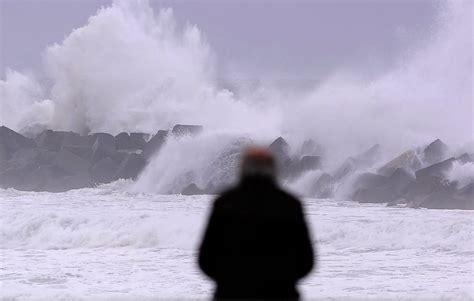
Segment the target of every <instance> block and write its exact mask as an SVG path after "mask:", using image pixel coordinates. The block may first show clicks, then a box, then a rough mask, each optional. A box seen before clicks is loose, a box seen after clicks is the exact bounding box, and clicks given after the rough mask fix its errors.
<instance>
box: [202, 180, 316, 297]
mask: <svg viewBox="0 0 474 301" xmlns="http://www.w3.org/2000/svg"><path fill="white" fill-rule="evenodd" d="M313 256H314V254H313V248H312V245H311V241H310V238H309V233H308V230H307V226H306V222H305V219H304V216H303V210H302V207H301V204H300V202H299V201H298V200H297V199H296V198H294V197H293V196H291V195H290V194H288V193H286V192H284V191H282V190H281V189H280V188H279V187H278V185H277V184H276V183H275V181H274V179H273V178H272V177H270V176H268V175H264V174H258V173H255V174H254V173H251V174H249V175H244V176H243V177H242V180H241V182H240V184H239V185H238V186H237V187H235V188H234V189H231V190H229V191H227V192H225V193H223V194H222V196H220V197H219V198H218V199H217V200H216V201H215V202H214V206H213V209H212V212H211V217H210V220H209V224H208V227H207V229H206V232H205V235H204V239H203V242H202V245H201V248H200V254H199V265H200V267H201V269H202V270H203V271H204V272H205V273H206V274H207V275H208V276H209V277H211V278H212V279H213V280H214V281H215V282H216V284H217V289H216V292H215V297H216V298H219V299H220V298H222V299H227V298H229V299H231V298H239V299H259V298H278V299H285V298H287V299H296V298H298V292H297V290H296V283H297V281H298V280H299V279H301V278H302V277H304V276H305V275H306V274H308V273H309V272H310V271H311V269H312V267H313V260H314V259H313Z"/></svg>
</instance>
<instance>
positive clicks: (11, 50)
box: [0, 0, 442, 79]
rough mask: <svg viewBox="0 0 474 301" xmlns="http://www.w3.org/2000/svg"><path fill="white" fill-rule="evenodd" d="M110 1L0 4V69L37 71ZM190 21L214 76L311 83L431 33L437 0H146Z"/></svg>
mask: <svg viewBox="0 0 474 301" xmlns="http://www.w3.org/2000/svg"><path fill="white" fill-rule="evenodd" d="M110 2H111V1H106V0H87V1H58V0H48V1H43V0H37V1H32V0H29V1H26V0H0V4H1V6H0V7H1V21H0V26H1V27H0V35H1V36H0V37H1V40H0V41H1V44H0V46H1V47H0V48H1V60H0V61H1V64H2V65H1V67H2V77H3V73H4V70H5V68H12V69H16V70H25V69H32V70H34V71H35V72H38V71H40V70H41V69H42V62H41V53H42V51H43V50H44V49H45V47H47V46H48V45H51V44H52V43H55V42H61V41H62V39H63V38H64V37H65V36H66V35H68V34H69V33H70V32H71V31H72V30H73V29H74V28H77V27H80V26H82V25H84V24H85V23H86V22H87V18H88V17H89V16H91V15H92V14H94V13H95V12H96V10H97V9H98V8H99V7H101V6H104V5H108V4H109V3H110ZM151 3H152V6H153V8H154V9H155V11H158V10H159V9H160V8H162V7H172V8H173V9H174V12H175V16H176V18H177V19H178V21H179V22H180V24H185V23H191V24H196V25H197V26H198V27H199V28H200V29H201V30H202V32H203V33H204V35H205V36H206V38H207V40H208V41H209V44H210V45H211V47H212V48H213V49H214V50H215V52H216V53H217V57H218V66H219V70H220V73H221V75H222V76H224V77H225V76H227V77H229V76H231V77H239V76H240V75H239V74H245V76H247V77H249V76H250V77H252V76H254V75H255V77H262V76H264V77H265V76H268V77H272V78H276V79H278V78H290V79H291V78H294V79H317V78H319V77H322V76H324V75H325V74H327V72H329V71H331V70H334V69H339V68H355V69H356V70H357V69H361V70H362V69H363V70H364V71H365V72H367V73H368V74H371V73H376V72H377V71H378V70H380V69H382V68H384V67H386V66H387V65H389V64H392V63H394V62H395V61H396V59H397V58H398V57H399V55H400V53H403V52H404V51H405V50H406V49H409V48H411V47H414V45H417V43H423V41H425V40H426V38H427V37H428V36H429V34H430V33H431V32H432V31H433V30H434V27H435V24H436V16H437V12H438V11H439V10H440V9H441V8H442V5H440V2H437V1H404V0H396V1H395V0H387V1H370V0H365V1H356V0H336V1H158V0H157V1H153V0H152V1H151Z"/></svg>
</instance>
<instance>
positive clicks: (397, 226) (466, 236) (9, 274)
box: [0, 182, 474, 300]
mask: <svg viewBox="0 0 474 301" xmlns="http://www.w3.org/2000/svg"><path fill="white" fill-rule="evenodd" d="M129 184H130V183H126V182H119V183H115V184H112V185H108V186H104V187H100V188H95V189H82V190H75V191H69V192H66V193H56V194H55V193H30V192H18V191H15V190H0V206H1V213H0V229H1V242H2V243H1V248H2V252H1V256H2V258H1V260H0V264H1V266H0V279H1V285H2V289H1V291H0V295H1V297H2V298H4V299H6V300H10V299H9V298H12V299H15V298H18V299H15V300H23V299H38V298H43V299H45V300H51V299H63V300H82V299H87V300H90V299H94V300H95V299H97V298H100V297H103V298H108V299H111V300H112V299H115V298H130V299H134V298H146V297H149V298H165V299H166V298H170V297H183V298H194V297H197V298H206V297H208V296H210V294H211V291H212V284H211V283H210V282H209V281H208V280H207V279H206V278H204V276H203V275H202V274H201V273H200V271H199V270H198V269H197V267H196V264H195V260H196V258H195V256H196V253H195V251H196V247H197V245H198V243H199V239H200V235H201V231H202V228H203V226H204V223H205V220H206V215H207V210H208V208H209V205H210V200H211V199H212V197H211V196H188V197H186V196H181V195H156V194H141V193H130V192H127V190H128V187H127V186H128V185H129ZM305 207H306V213H307V219H308V222H309V223H310V225H311V230H312V234H313V240H314V244H315V246H317V248H318V255H319V266H318V268H317V269H316V270H315V271H313V273H312V274H311V276H310V277H308V278H306V279H305V280H304V281H303V282H302V283H301V290H302V292H303V294H304V296H306V297H307V298H311V297H335V298H336V299H337V298H341V299H342V298H344V297H349V296H350V297H351V298H364V299H365V298H373V299H379V298H389V299H398V298H401V299H408V298H415V299H419V298H434V299H443V298H444V299H456V300H458V299H459V300H464V299H466V300H467V299H472V298H474V283H473V279H474V277H473V276H474V270H473V268H474V267H473V264H474V261H473V258H474V233H473V231H474V229H473V225H474V224H473V223H474V215H473V213H472V212H470V211H460V210H414V209H407V208H387V207H384V206H383V205H360V204H357V203H351V202H339V201H337V200H316V199H306V200H305Z"/></svg>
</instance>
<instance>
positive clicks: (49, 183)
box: [17, 164, 68, 192]
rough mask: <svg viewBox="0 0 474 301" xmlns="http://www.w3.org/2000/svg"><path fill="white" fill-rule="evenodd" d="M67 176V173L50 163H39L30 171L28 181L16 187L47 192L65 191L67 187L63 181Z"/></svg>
mask: <svg viewBox="0 0 474 301" xmlns="http://www.w3.org/2000/svg"><path fill="white" fill-rule="evenodd" d="M67 176H68V174H67V173H66V172H64V171H63V170H62V169H60V168H58V167H57V166H54V165H52V164H48V165H41V166H39V167H38V168H36V169H35V170H33V171H32V173H31V177H30V178H29V179H28V183H26V185H24V186H22V187H18V188H17V189H19V190H27V191H49V192H61V191H66V190H67V187H65V185H64V183H63V181H64V178H65V177H67Z"/></svg>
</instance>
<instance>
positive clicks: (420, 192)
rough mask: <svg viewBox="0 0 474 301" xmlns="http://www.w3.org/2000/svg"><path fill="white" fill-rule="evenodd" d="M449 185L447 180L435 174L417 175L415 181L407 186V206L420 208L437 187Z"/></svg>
mask: <svg viewBox="0 0 474 301" xmlns="http://www.w3.org/2000/svg"><path fill="white" fill-rule="evenodd" d="M443 185H447V181H446V180H444V179H442V178H439V177H434V176H430V175H427V176H424V177H417V178H416V179H415V181H414V182H413V183H411V184H410V185H409V186H408V187H407V192H406V194H405V199H406V200H407V206H408V207H411V208H418V207H419V205H420V204H421V203H422V202H423V200H424V199H425V198H426V197H427V196H428V195H429V194H431V193H432V192H433V191H434V190H435V189H436V187H439V186H443Z"/></svg>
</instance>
